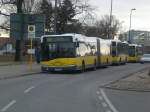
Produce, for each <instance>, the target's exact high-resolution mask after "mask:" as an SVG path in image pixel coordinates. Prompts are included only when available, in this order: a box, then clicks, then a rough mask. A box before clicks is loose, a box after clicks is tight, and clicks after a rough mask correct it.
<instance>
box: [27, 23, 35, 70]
mask: <svg viewBox="0 0 150 112" xmlns="http://www.w3.org/2000/svg"><path fill="white" fill-rule="evenodd" d="M28 38H29V40H30V50H29V54H30V58H29V66H30V67H29V68H30V70H32V58H33V56H32V54H34V53H33V47H32V46H33V45H32V39H33V38H35V25H28Z"/></svg>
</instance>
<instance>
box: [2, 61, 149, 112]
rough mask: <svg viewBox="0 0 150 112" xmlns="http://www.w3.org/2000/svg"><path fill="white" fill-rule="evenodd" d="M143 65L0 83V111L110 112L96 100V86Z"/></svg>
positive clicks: (113, 67) (112, 67) (44, 75)
mask: <svg viewBox="0 0 150 112" xmlns="http://www.w3.org/2000/svg"><path fill="white" fill-rule="evenodd" d="M146 66H148V65H147V64H146V65H145V64H144V65H143V64H136V63H134V64H127V65H121V66H110V67H108V68H101V69H98V70H96V71H87V72H85V73H81V74H59V73H55V74H44V73H43V74H38V75H33V76H26V77H20V78H14V79H6V80H0V112H113V110H111V109H105V107H107V104H105V103H103V102H101V100H99V99H100V98H99V96H98V94H97V92H98V90H99V86H100V85H104V84H107V83H109V82H111V81H114V80H117V79H119V78H121V77H123V76H126V75H128V74H129V73H132V72H135V71H137V70H139V69H142V68H144V67H146ZM12 72H13V71H12ZM113 101H114V100H113ZM114 103H115V102H114ZM115 106H117V105H115ZM116 108H118V107H116ZM123 109H124V108H123ZM120 112H122V111H120ZM144 112H145V111H144Z"/></svg>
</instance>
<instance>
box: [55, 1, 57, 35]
mask: <svg viewBox="0 0 150 112" xmlns="http://www.w3.org/2000/svg"><path fill="white" fill-rule="evenodd" d="M54 33H55V34H57V0H55V13H54Z"/></svg>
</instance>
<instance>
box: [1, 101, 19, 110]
mask: <svg viewBox="0 0 150 112" xmlns="http://www.w3.org/2000/svg"><path fill="white" fill-rule="evenodd" d="M15 103H16V100H12V101H11V102H10V103H8V104H7V105H6V106H5V107H3V108H2V109H1V112H5V111H6V110H8V109H9V108H10V107H11V106H12V105H14V104H15Z"/></svg>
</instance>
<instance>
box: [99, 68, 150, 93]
mask: <svg viewBox="0 0 150 112" xmlns="http://www.w3.org/2000/svg"><path fill="white" fill-rule="evenodd" d="M149 68H150V66H148V67H145V68H142V69H140V70H138V71H136V72H133V73H130V74H128V75H126V76H123V77H121V78H119V79H117V80H115V81H111V82H109V83H107V84H104V85H101V86H99V88H106V89H112V90H120V91H134V92H150V89H149V90H148V89H136V88H124V89H123V88H115V87H110V86H109V85H111V84H114V83H117V82H119V81H120V80H122V79H125V78H127V77H130V76H133V75H135V74H136V73H138V72H142V71H144V70H147V69H149Z"/></svg>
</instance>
